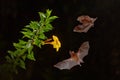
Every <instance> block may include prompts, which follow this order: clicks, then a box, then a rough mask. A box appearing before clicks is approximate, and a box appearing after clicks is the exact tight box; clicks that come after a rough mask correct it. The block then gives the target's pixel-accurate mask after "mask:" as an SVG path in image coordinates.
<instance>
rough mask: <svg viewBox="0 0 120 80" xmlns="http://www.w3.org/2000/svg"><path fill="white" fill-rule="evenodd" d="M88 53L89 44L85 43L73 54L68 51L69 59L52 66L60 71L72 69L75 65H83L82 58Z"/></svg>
mask: <svg viewBox="0 0 120 80" xmlns="http://www.w3.org/2000/svg"><path fill="white" fill-rule="evenodd" d="M88 51H89V42H88V41H86V42H84V43H82V45H81V46H80V48H79V49H78V51H77V52H76V53H75V52H74V51H69V53H70V56H71V57H70V58H68V59H66V60H63V61H61V62H58V63H57V64H55V65H54V67H56V68H58V69H60V70H62V69H71V68H72V67H74V66H76V65H80V66H81V64H80V63H83V58H84V57H85V56H86V55H88Z"/></svg>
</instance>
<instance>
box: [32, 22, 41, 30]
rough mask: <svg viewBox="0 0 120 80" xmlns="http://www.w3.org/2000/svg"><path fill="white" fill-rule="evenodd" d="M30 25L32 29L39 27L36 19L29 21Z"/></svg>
mask: <svg viewBox="0 0 120 80" xmlns="http://www.w3.org/2000/svg"><path fill="white" fill-rule="evenodd" d="M30 27H31V28H32V29H33V30H38V29H39V27H40V24H39V23H38V22H37V21H31V23H30Z"/></svg>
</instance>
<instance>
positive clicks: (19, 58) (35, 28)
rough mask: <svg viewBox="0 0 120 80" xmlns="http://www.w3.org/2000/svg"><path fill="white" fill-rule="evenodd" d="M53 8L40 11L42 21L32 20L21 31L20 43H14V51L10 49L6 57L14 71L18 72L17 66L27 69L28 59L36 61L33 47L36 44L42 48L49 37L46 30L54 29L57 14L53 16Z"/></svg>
mask: <svg viewBox="0 0 120 80" xmlns="http://www.w3.org/2000/svg"><path fill="white" fill-rule="evenodd" d="M51 12H52V10H49V9H48V10H46V13H43V12H38V14H39V16H40V21H31V22H30V23H29V25H26V26H25V27H24V28H23V29H22V31H21V33H22V34H23V37H22V38H21V39H19V42H18V43H13V46H14V47H15V50H14V51H11V50H9V51H8V53H9V54H8V55H7V56H6V57H5V58H6V60H7V64H10V65H12V68H14V71H15V72H16V73H17V67H21V68H23V69H25V68H26V67H25V61H26V59H29V60H33V61H35V60H36V59H35V57H34V54H35V53H34V52H33V48H34V45H36V46H38V47H39V48H41V46H42V42H43V41H44V40H46V39H47V36H46V35H45V33H46V32H48V31H50V30H52V29H53V26H52V24H51V22H52V21H53V20H55V19H56V18H57V16H51Z"/></svg>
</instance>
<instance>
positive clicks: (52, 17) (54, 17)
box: [48, 16, 58, 23]
mask: <svg viewBox="0 0 120 80" xmlns="http://www.w3.org/2000/svg"><path fill="white" fill-rule="evenodd" d="M56 18H58V17H57V16H51V17H49V18H48V21H49V23H50V22H52V21H53V20H55V19H56Z"/></svg>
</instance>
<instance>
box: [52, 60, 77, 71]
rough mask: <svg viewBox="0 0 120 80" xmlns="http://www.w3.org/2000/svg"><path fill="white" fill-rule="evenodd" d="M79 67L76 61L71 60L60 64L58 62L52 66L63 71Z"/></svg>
mask: <svg viewBox="0 0 120 80" xmlns="http://www.w3.org/2000/svg"><path fill="white" fill-rule="evenodd" d="M76 65H79V64H78V63H77V62H76V61H74V60H73V59H71V58H69V59H66V60H63V61H61V62H58V63H57V64H55V65H54V67H56V68H58V69H60V70H63V69H71V68H72V67H74V66H76Z"/></svg>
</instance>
